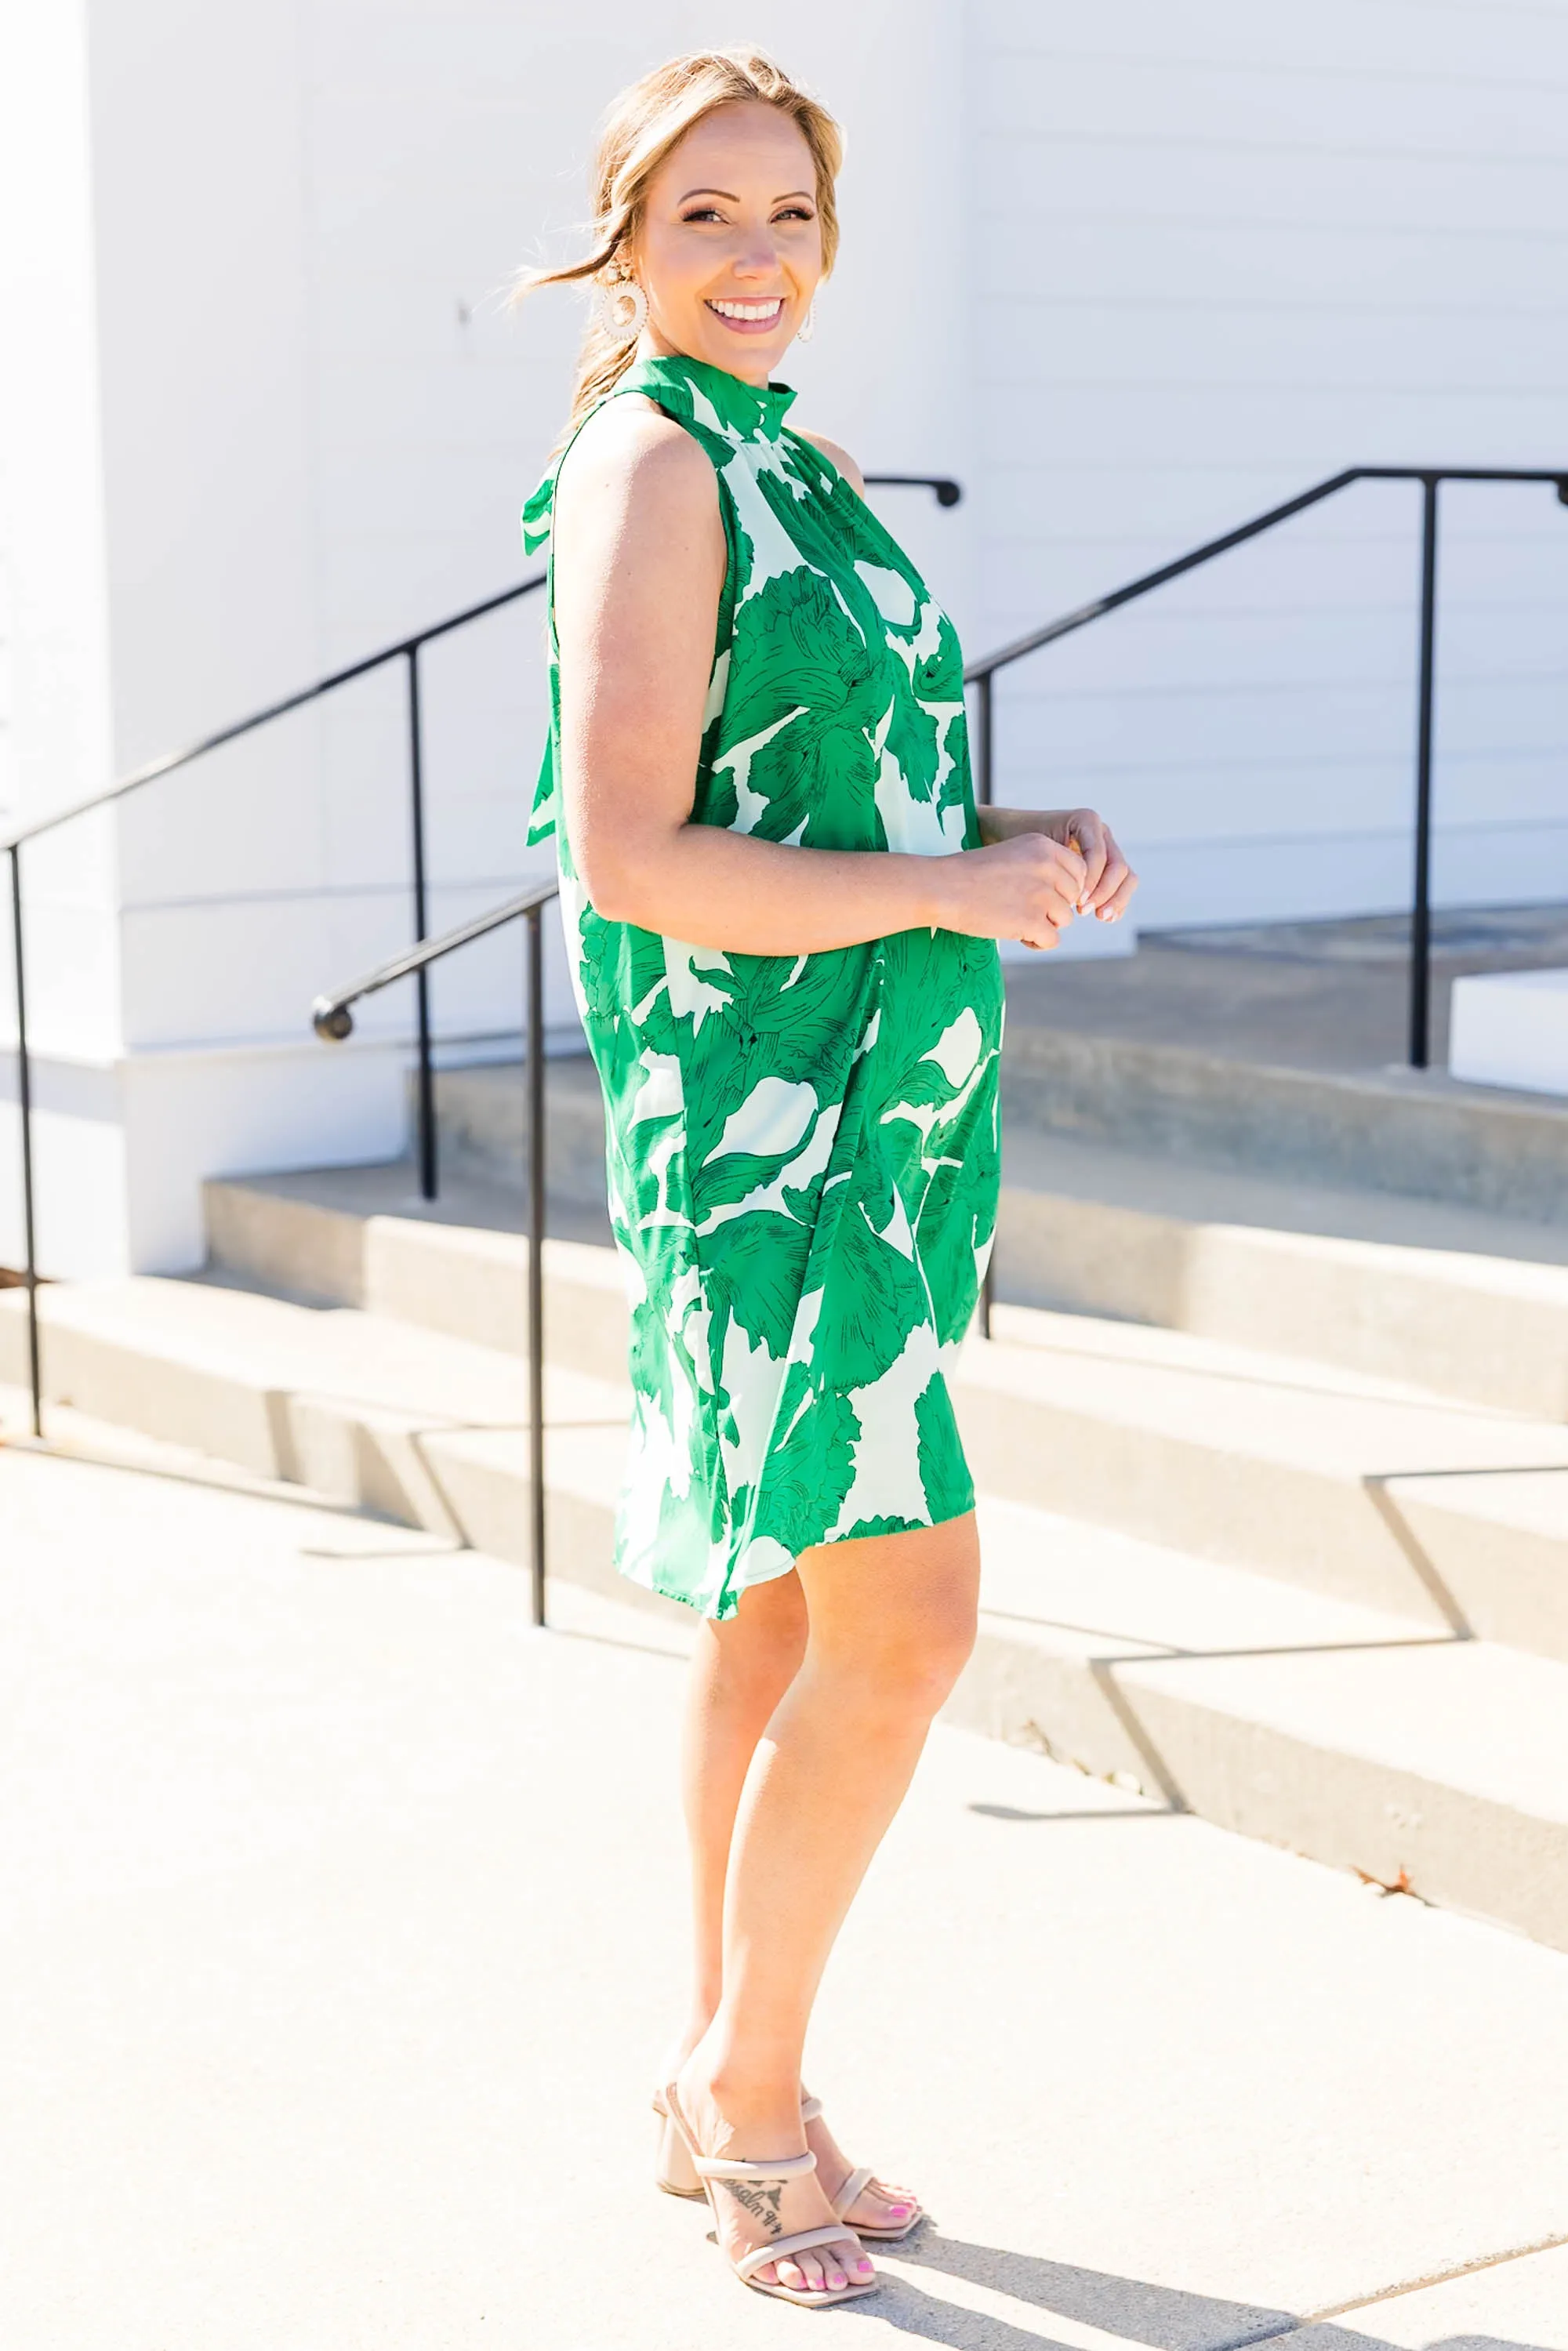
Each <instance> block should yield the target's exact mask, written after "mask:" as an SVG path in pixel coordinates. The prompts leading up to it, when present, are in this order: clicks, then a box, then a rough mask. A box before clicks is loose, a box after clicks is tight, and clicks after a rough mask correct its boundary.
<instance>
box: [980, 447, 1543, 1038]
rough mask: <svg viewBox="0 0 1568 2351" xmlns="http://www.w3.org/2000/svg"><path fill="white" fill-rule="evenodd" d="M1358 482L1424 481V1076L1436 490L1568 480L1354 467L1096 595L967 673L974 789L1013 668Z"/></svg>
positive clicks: (1418, 1002) (1419, 905) (1416, 909)
mask: <svg viewBox="0 0 1568 2351" xmlns="http://www.w3.org/2000/svg"><path fill="white" fill-rule="evenodd" d="M1353 482H1419V483H1420V484H1421V487H1422V497H1421V626H1420V652H1419V683H1418V686H1417V691H1416V861H1415V866H1416V871H1415V887H1414V890H1413V892H1412V907H1411V916H1410V1065H1411V1067H1412V1068H1413V1069H1417V1070H1424V1069H1426V1067H1427V1062H1428V1061H1429V1059H1430V1053H1431V962H1432V922H1431V881H1432V705H1433V695H1434V688H1435V653H1436V645H1437V485H1438V483H1439V482H1551V483H1552V484H1553V485H1554V486H1555V488H1556V491H1557V496H1558V499H1559V501H1560V502H1561V503H1562V504H1563V506H1568V473H1564V472H1563V471H1562V470H1561V469H1555V470H1548V471H1534V470H1531V469H1528V468H1523V467H1517V466H1509V465H1437V466H1426V465H1351V466H1348V467H1347V468H1346V469H1345V471H1344V472H1343V474H1332V475H1330V476H1329V478H1328V480H1327V481H1324V482H1318V483H1315V484H1314V485H1313V486H1312V488H1311V489H1310V490H1302V491H1301V494H1300V495H1299V496H1296V497H1293V498H1287V499H1286V500H1285V502H1284V504H1283V505H1282V506H1278V507H1270V508H1269V510H1268V512H1267V513H1266V514H1260V515H1255V516H1254V517H1252V519H1251V521H1250V522H1244V523H1241V524H1239V525H1238V527H1237V528H1236V529H1234V530H1228V531H1226V532H1225V533H1224V534H1223V535H1222V536H1221V537H1220V538H1211V539H1207V540H1206V541H1205V542H1204V544H1203V546H1201V547H1195V548H1193V549H1191V550H1190V551H1189V552H1188V553H1187V554H1186V555H1178V556H1177V557H1176V559H1175V560H1174V561H1173V562H1170V563H1162V564H1161V565H1160V566H1159V567H1158V569H1156V570H1154V571H1145V573H1144V574H1143V576H1142V577H1141V578H1140V579H1137V580H1128V581H1127V583H1126V584H1125V586H1124V587H1121V588H1113V590H1111V592H1110V594H1109V595H1106V596H1096V597H1095V598H1094V600H1093V601H1092V603H1088V604H1080V605H1078V606H1077V607H1076V609H1075V610H1074V611H1071V612H1063V613H1062V614H1061V617H1060V618H1059V619H1057V620H1054V621H1048V622H1046V624H1045V626H1044V627H1043V628H1041V629H1031V630H1030V632H1029V634H1028V636H1025V637H1018V638H1016V639H1015V640H1014V641H1013V643H1011V644H1009V645H1003V646H1001V647H1000V648H999V650H998V652H996V653H987V654H986V655H985V656H984V657H983V659H981V660H979V661H977V662H971V663H970V664H969V665H968V667H967V669H966V670H965V672H964V683H965V684H966V685H975V686H977V687H978V688H979V692H978V694H977V696H976V709H975V779H976V781H975V790H976V798H977V799H979V800H980V801H982V802H988V800H989V799H990V798H991V784H992V769H993V749H992V746H993V740H994V727H993V716H994V713H993V708H992V693H991V681H992V679H993V678H994V677H995V675H996V674H997V672H998V670H999V669H1006V668H1007V667H1009V664H1011V663H1013V662H1016V661H1021V660H1022V659H1023V657H1024V655H1025V654H1026V653H1038V652H1039V651H1040V648H1041V646H1043V645H1051V644H1055V643H1056V642H1057V640H1058V639H1059V638H1061V637H1068V636H1071V634H1072V633H1073V632H1074V630H1076V629H1082V628H1087V626H1088V625H1089V623H1090V622H1091V621H1099V620H1103V618H1104V617H1105V615H1106V613H1107V612H1115V611H1120V610H1121V608H1122V606H1123V605H1124V604H1131V603H1132V602H1133V601H1134V599H1136V598H1137V597H1139V596H1147V595H1148V594H1149V593H1150V592H1151V590H1154V589H1155V588H1163V587H1165V585H1166V582H1167V581H1168V580H1179V579H1180V578H1181V576H1182V574H1183V573H1184V572H1186V571H1196V570H1197V568H1198V566H1199V565H1200V564H1203V563H1211V562H1212V561H1213V560H1214V559H1215V557H1216V556H1217V555H1225V554H1228V552H1229V550H1230V549H1231V548H1233V547H1241V546H1243V545H1245V543H1246V541H1247V540H1248V539H1249V538H1260V536H1261V535H1262V533H1263V532H1264V531H1266V530H1272V529H1274V528H1276V526H1277V525H1278V524H1280V523H1282V522H1288V521H1289V520H1290V519H1291V516H1292V515H1299V514H1304V513H1305V512H1306V510H1307V508H1308V507H1315V506H1319V505H1321V504H1322V500H1323V499H1324V498H1332V497H1333V496H1334V495H1335V493H1336V492H1338V491H1340V490H1343V489H1348V488H1349V486H1350V485H1351V484H1352V483H1353Z"/></svg>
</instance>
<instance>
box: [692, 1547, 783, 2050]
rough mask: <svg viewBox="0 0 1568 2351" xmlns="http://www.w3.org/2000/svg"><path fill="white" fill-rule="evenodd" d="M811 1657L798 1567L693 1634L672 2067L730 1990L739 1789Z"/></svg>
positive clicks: (751, 1589)
mask: <svg viewBox="0 0 1568 2351" xmlns="http://www.w3.org/2000/svg"><path fill="white" fill-rule="evenodd" d="M805 1654H806V1597H805V1594H804V1593H803V1592H802V1591H801V1589H800V1577H799V1576H798V1575H797V1574H796V1573H794V1571H793V1570H791V1571H790V1573H789V1574H788V1575H779V1576H775V1577H774V1578H773V1580H772V1581H771V1582H770V1583H755V1584H752V1585H751V1586H750V1587H749V1588H748V1589H747V1591H746V1592H744V1593H742V1594H741V1599H740V1607H739V1610H738V1612H737V1614H735V1615H734V1616H731V1617H729V1618H727V1620H726V1622H725V1623H723V1624H722V1625H721V1624H718V1623H716V1621H715V1620H714V1619H713V1618H711V1617H709V1618H706V1619H705V1620H704V1622H703V1623H702V1625H700V1626H699V1628H698V1631H697V1641H696V1647H695V1649H694V1651H693V1653H692V1662H691V1669H690V1673H689V1676H688V1678H687V1682H686V1706H685V1725H684V1729H683V1734H682V1743H681V1778H682V1795H683V1800H684V1804H685V1818H686V1835H687V1839H688V1842H689V1844H690V1847H691V1868H692V1987H691V2004H690V2007H689V2009H688V2011H687V2016H686V2025H685V2032H683V2033H682V2035H681V2038H680V2040H679V2041H678V2043H676V2045H675V2047H674V2051H673V2052H672V2053H671V2055H670V2057H669V2059H668V2061H667V2064H668V2073H666V2074H665V2076H664V2078H665V2079H666V2080H667V2079H668V2078H669V2074H672V2073H674V2070H675V2068H676V2067H677V2066H678V2065H680V2064H684V2062H685V2058H686V2057H687V2055H688V2054H689V2053H690V2052H691V2050H692V2049H693V2048H694V2046H695V2043H697V2042H698V2041H700V2040H701V2038H702V2036H703V2034H704V2033H705V2032H706V2031H707V2028H708V2026H709V2025H710V2024H711V2023H712V2022H713V2018H714V2011H715V2010H716V2008H717V2006H718V2002H719V1994H720V1992H721V1991H722V1990H723V1986H724V1882H725V1874H726V1872H727V1868H728V1866H729V1847H730V1839H731V1837H732V1836H733V1834H734V1832H735V1816H736V1813H737V1809H738V1807H739V1804H740V1792H741V1789H742V1787H743V1786H744V1785H745V1782H746V1775H747V1771H748V1770H749V1769H750V1766H751V1759H752V1756H753V1754H754V1753H755V1752H756V1749H757V1742H758V1740H759V1739H760V1738H761V1736H762V1734H763V1732H764V1731H765V1730H766V1729H767V1728H768V1722H769V1720H770V1719H771V1717H772V1714H773V1710H774V1708H776V1707H777V1705H778V1704H779V1699H780V1698H782V1697H783V1695H784V1693H785V1691H786V1690H787V1689H788V1688H789V1685H790V1683H791V1682H792V1681H793V1680H794V1678H795V1676H796V1674H797V1673H798V1672H799V1670H800V1660H801V1659H802V1657H803V1656H805Z"/></svg>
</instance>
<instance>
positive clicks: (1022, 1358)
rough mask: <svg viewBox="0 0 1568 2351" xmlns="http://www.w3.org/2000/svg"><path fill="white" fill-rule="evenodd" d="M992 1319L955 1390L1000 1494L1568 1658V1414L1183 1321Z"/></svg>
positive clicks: (1026, 1313) (976, 1451)
mask: <svg viewBox="0 0 1568 2351" xmlns="http://www.w3.org/2000/svg"><path fill="white" fill-rule="evenodd" d="M992 1329H993V1332H994V1334H995V1335H994V1336H993V1338H992V1340H991V1341H990V1342H989V1343H987V1342H984V1341H981V1340H978V1339H972V1340H971V1341H970V1343H969V1344H968V1346H967V1349H966V1351H965V1355H964V1360H963V1364H962V1366H961V1371H960V1377H959V1381H958V1389H957V1392H958V1401H959V1412H960V1416H961V1419H962V1423H963V1427H964V1434H965V1441H966V1444H967V1447H968V1451H969V1457H970V1460H971V1463H972V1465H973V1467H974V1471H975V1476H976V1479H977V1483H978V1484H980V1485H981V1486H982V1487H983V1488H985V1489H986V1490H988V1492H991V1493H993V1494H997V1495H1000V1496H1005V1497H1008V1498H1009V1499H1014V1500H1017V1501H1020V1502H1025V1503H1029V1504H1030V1505H1031V1506H1033V1507H1035V1508H1039V1509H1047V1510H1065V1511H1069V1512H1071V1514H1072V1515H1073V1516H1074V1517H1077V1518H1084V1519H1092V1520H1097V1521H1099V1522H1100V1523H1102V1524H1105V1525H1109V1526H1113V1527H1115V1528H1118V1529H1120V1530H1122V1531H1124V1532H1127V1533H1130V1534H1135V1535H1141V1536H1144V1537H1145V1538H1147V1539H1149V1540H1152V1541H1166V1542H1171V1543H1175V1544H1176V1545H1177V1546H1179V1547H1180V1548H1181V1549H1182V1550H1183V1551H1186V1552H1193V1553H1196V1554H1197V1555H1198V1556H1201V1557H1203V1558H1206V1559H1210V1560H1214V1561H1218V1562H1228V1563H1230V1564H1233V1565H1236V1566H1239V1567H1243V1568H1247V1569H1249V1570H1251V1571H1254V1572H1256V1573H1262V1574H1266V1575H1271V1576H1275V1577H1278V1578H1280V1579H1281V1580H1282V1581H1284V1582H1288V1583H1297V1584H1300V1585H1301V1587H1302V1588H1303V1589H1306V1590H1311V1591H1313V1592H1318V1593H1323V1594H1325V1595H1329V1596H1332V1597H1335V1598H1339V1599H1343V1600H1348V1601H1351V1602H1354V1603H1358V1604H1362V1605H1364V1606H1368V1607H1374V1608H1382V1609H1388V1610H1393V1611H1396V1612H1397V1613H1399V1614H1406V1615H1408V1616H1411V1617H1414V1618H1417V1619H1419V1620H1421V1621H1424V1622H1425V1623H1426V1624H1427V1625H1429V1626H1430V1627H1431V1628H1432V1629H1433V1630H1435V1631H1436V1630H1440V1629H1448V1630H1452V1631H1458V1632H1462V1633H1469V1634H1480V1635H1485V1636H1486V1637H1487V1638H1489V1639H1491V1640H1496V1641H1500V1642H1507V1643H1511V1644H1514V1645H1516V1646H1519V1647H1521V1648H1526V1649H1533V1650H1536V1651H1538V1652H1540V1653H1541V1654H1542V1655H1544V1656H1553V1657H1558V1658H1563V1659H1568V1429H1564V1428H1563V1426H1560V1425H1559V1426H1552V1425H1549V1424H1546V1423H1543V1422H1538V1421H1528V1420H1524V1419H1521V1418H1517V1417H1513V1416H1509V1415H1505V1414H1502V1413H1489V1412H1484V1411H1480V1410H1478V1409H1476V1408H1475V1407H1473V1406H1467V1405H1457V1404H1454V1403H1451V1402H1449V1401H1448V1400H1447V1399H1445V1398H1439V1397H1436V1396H1433V1395H1430V1394H1429V1393H1427V1392H1423V1391H1421V1390H1419V1389H1416V1388H1414V1387H1409V1386H1405V1385H1401V1384H1396V1383H1394V1382H1390V1381H1385V1380H1377V1379H1374V1378H1372V1377H1370V1376H1369V1375H1367V1374H1357V1373H1352V1372H1348V1371H1343V1370H1338V1369H1334V1368H1333V1367H1329V1366H1322V1365H1313V1364H1305V1363H1302V1362H1301V1361H1300V1360H1299V1359H1292V1358H1290V1357H1285V1356H1270V1355H1267V1354H1262V1353H1257V1352H1255V1351H1252V1350H1248V1349H1242V1348H1238V1347H1234V1346H1229V1345H1227V1344H1225V1343H1220V1342H1218V1341H1214V1340H1209V1339H1201V1338H1195V1337H1193V1336H1191V1335H1190V1334H1189V1333H1187V1332H1173V1331H1156V1330H1151V1329H1146V1328H1144V1327H1141V1326H1139V1325H1136V1324H1131V1323H1120V1322H1097V1321H1094V1320H1092V1318H1090V1317H1088V1316H1085V1315H1062V1314H1052V1313H1050V1312H1047V1311H1041V1310H1037V1309H1030V1308H1026V1307H1009V1306H1005V1305H1003V1306H998V1308H997V1310H996V1313H995V1316H994V1318H993V1323H992Z"/></svg>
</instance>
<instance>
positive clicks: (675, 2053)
mask: <svg viewBox="0 0 1568 2351" xmlns="http://www.w3.org/2000/svg"><path fill="white" fill-rule="evenodd" d="M710 2022H712V2019H711V2018H710V2017H699V2018H697V2019H696V2020H695V2021H694V2022H689V2023H688V2024H687V2026H686V2029H685V2032H684V2033H683V2034H682V2035H681V2037H680V2039H679V2040H678V2041H677V2042H675V2043H674V2044H673V2045H672V2047H671V2048H670V2049H669V2050H668V2052H667V2053H666V2054H665V2059H664V2065H663V2067H662V2068H661V2071H660V2074H659V2079H660V2080H661V2081H662V2082H668V2081H673V2080H674V2077H675V2076H676V2075H677V2074H679V2073H680V2072H681V2070H682V2068H683V2067H684V2066H685V2064H686V2063H687V2061H688V2060H689V2059H690V2057H691V2053H692V2052H693V2050H694V2049H695V2047H696V2045H697V2043H699V2042H700V2041H701V2039H702V2037H703V2035H704V2033H705V2032H706V2031H707V2028H708V2025H709V2023H710ZM802 2096H803V2094H802ZM789 2144H790V2145H791V2146H793V2144H794V2142H793V2140H791V2141H790V2142H789ZM806 2144H807V2146H808V2147H810V2150H811V2153H812V2154H813V2155H814V2156H815V2157H816V2158H817V2177H818V2179H820V2180H821V2183H822V2192H823V2194H824V2195H825V2196H826V2197H827V2199H828V2203H829V2206H830V2209H831V2206H832V2204H833V2202H834V2200H835V2199H836V2198H837V2197H838V2195H839V2192H840V2190H841V2189H842V2187H843V2184H844V2182H845V2180H846V2179H848V2178H849V2176H850V2173H851V2172H852V2170H853V2168H854V2166H853V2165H852V2163H851V2161H850V2159H849V2157H848V2156H847V2155H846V2154H845V2153H844V2151H843V2149H842V2148H841V2147H840V2145H839V2143H838V2141H837V2139H836V2138H835V2137H833V2134H832V2132H831V2130H830V2129H829V2128H828V2126H827V2123H826V2121H825V2120H824V2119H823V2117H822V2116H821V2113H820V2112H819V2113H818V2114H816V2115H814V2116H812V2117H811V2119H810V2121H809V2122H808V2123H807V2125H806ZM721 2151H722V2150H720V2149H719V2148H716V2147H711V2148H709V2149H708V2152H709V2153H710V2154H718V2153H720V2152H721ZM770 2152H772V2153H775V2154H776V2153H777V2152H778V2149H777V2148H774V2149H772V2150H770ZM919 2210H920V2199H919V2198H918V2197H917V2196H916V2195H915V2191H914V2189H912V2188H898V2187H895V2186H894V2184H893V2182H892V2181H890V2180H886V2179H874V2178H873V2179H868V2180H867V2182H866V2184H865V2186H864V2187H863V2188H862V2190H861V2192H860V2194H859V2195H858V2196H857V2197H856V2198H855V2200H854V2202H853V2203H852V2205H851V2206H850V2207H849V2209H848V2210H847V2211H845V2212H842V2213H841V2214H840V2216H839V2217H840V2219H841V2220H842V2221H843V2222H844V2223H845V2225H846V2227H848V2228H852V2229H859V2228H865V2229H885V2230H888V2231H894V2230H903V2229H905V2228H908V2227H912V2226H913V2224H914V2220H915V2214H916V2213H917V2212H918V2211H919Z"/></svg>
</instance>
